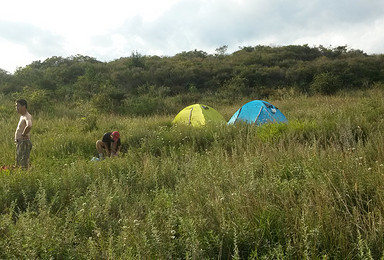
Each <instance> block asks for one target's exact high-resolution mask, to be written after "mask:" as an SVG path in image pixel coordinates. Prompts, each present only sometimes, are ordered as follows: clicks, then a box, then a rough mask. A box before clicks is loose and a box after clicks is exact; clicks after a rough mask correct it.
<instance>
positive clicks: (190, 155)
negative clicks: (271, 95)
mask: <svg viewBox="0 0 384 260" xmlns="http://www.w3.org/2000/svg"><path fill="white" fill-rule="evenodd" d="M383 95H384V92H383V91H382V90H378V89H377V90H372V91H366V92H355V93H340V94H339V95H337V96H329V97H323V96H313V97H306V96H285V97H283V98H279V99H276V100H270V101H271V102H272V103H273V104H275V105H276V106H278V107H279V108H280V109H281V111H283V112H284V113H285V114H286V116H287V117H288V119H289V123H288V124H283V125H279V124H278V125H265V126H261V127H254V126H246V125H236V126H227V125H216V126H209V127H204V128H199V129H193V128H189V127H181V126H172V125H171V124H170V122H171V120H172V119H173V118H172V116H153V117H137V118H131V117H124V116H116V115H95V114H92V113H87V112H86V113H84V112H83V110H82V109H80V108H79V107H75V108H73V109H71V110H68V111H61V112H60V116H55V113H45V112H41V113H38V114H36V115H34V128H33V130H32V138H33V139H32V142H33V145H34V147H33V150H32V154H31V161H32V168H31V170H29V171H21V170H13V171H3V172H0V212H1V215H0V258H43V259H45V258H76V259H85V258H86V259H88V258H112V259H136V258H145V259H164V258H181V259H201V258H204V259H207V258H208V259H211V258H219V259H228V258H235V259H253V258H255V259H276V258H278V259H295V258H296V259H297V258H300V259H301V258H309V259H317V258H330V259H340V258H342V259H351V258H356V259H363V258H364V259H365V258H373V259H377V258H380V257H382V256H383V250H384V242H383V241H384V237H383V235H384V224H383V217H384V214H383V209H384V205H383V201H384V178H383V176H384V175H383V174H384V159H383V158H384V147H383V145H384V136H383V133H382V132H383V129H384V125H383V122H384V113H383V112H384V101H383ZM2 99H3V100H4V103H3V104H5V106H4V105H3V106H2V107H1V109H0V126H1V133H0V137H1V140H2V142H1V143H0V149H1V151H2V152H1V153H0V162H1V164H12V163H13V158H14V144H13V142H12V135H13V132H14V128H15V126H16V124H17V120H18V115H17V114H16V112H14V111H13V103H12V102H11V101H7V100H6V99H5V97H2ZM240 105H242V104H240V102H239V104H238V106H240ZM8 106H11V107H12V109H11V110H8ZM216 108H217V107H216ZM237 108H238V107H236V106H235V105H234V106H225V105H223V106H219V108H218V110H219V111H225V112H224V113H223V114H224V115H225V117H226V118H227V119H229V117H230V116H231V113H233V112H235V111H236V110H237ZM4 111H6V112H4ZM85 111H87V110H85ZM56 115H57V114H56ZM92 116H93V117H92ZM109 130H119V131H120V132H121V135H122V142H123V152H124V153H123V154H122V156H121V157H120V158H115V159H107V160H104V161H100V162H92V161H90V159H91V158H92V157H93V156H95V155H96V154H95V141H96V140H97V139H98V138H100V137H101V136H102V134H103V133H104V132H106V131H109Z"/></svg>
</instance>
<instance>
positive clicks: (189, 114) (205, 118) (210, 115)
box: [172, 104, 226, 126]
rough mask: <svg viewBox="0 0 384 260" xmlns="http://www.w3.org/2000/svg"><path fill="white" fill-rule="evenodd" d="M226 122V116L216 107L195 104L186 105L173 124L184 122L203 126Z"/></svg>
mask: <svg viewBox="0 0 384 260" xmlns="http://www.w3.org/2000/svg"><path fill="white" fill-rule="evenodd" d="M219 122H226V121H225V119H224V117H223V116H222V115H221V114H220V113H219V112H217V111H216V110H215V109H214V108H212V107H210V106H207V105H203V104H194V105H190V106H187V107H185V108H184V109H183V110H181V111H180V112H179V113H178V114H177V115H176V117H175V118H174V119H173V121H172V123H173V124H184V125H191V126H203V125H206V124H209V123H219Z"/></svg>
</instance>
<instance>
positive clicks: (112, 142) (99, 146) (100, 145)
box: [96, 131, 121, 160]
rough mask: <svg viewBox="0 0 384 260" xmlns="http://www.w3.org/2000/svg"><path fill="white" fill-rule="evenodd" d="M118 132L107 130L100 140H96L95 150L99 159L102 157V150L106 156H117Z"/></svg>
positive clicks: (119, 142) (118, 147) (118, 149)
mask: <svg viewBox="0 0 384 260" xmlns="http://www.w3.org/2000/svg"><path fill="white" fill-rule="evenodd" d="M120 146H121V141H120V133H119V132H117V131H114V132H107V133H105V134H104V135H103V138H102V139H101V140H97V141H96V150H97V152H98V153H99V158H100V160H102V159H104V153H103V152H104V151H105V152H106V155H107V156H108V157H112V156H117V155H118V154H119V151H120Z"/></svg>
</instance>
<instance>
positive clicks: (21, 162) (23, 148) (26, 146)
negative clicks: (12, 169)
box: [16, 140, 32, 169]
mask: <svg viewBox="0 0 384 260" xmlns="http://www.w3.org/2000/svg"><path fill="white" fill-rule="evenodd" d="M31 149H32V143H31V140H20V141H17V143H16V166H21V168H23V169H28V167H29V155H30V153H31Z"/></svg>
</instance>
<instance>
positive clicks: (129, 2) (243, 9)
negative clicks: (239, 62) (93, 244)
mask: <svg viewBox="0 0 384 260" xmlns="http://www.w3.org/2000/svg"><path fill="white" fill-rule="evenodd" d="M289 44H298V45H303V44H308V45H309V46H310V47H313V46H319V45H323V46H325V47H330V46H332V47H337V46H341V45H347V47H348V49H360V50H362V51H364V52H366V53H368V54H373V53H376V54H378V53H380V54H382V53H384V1H383V0H321V1H320V0H291V1H288V0H136V1H133V0H109V1H105V0H104V1H100V0H76V1H74V0H66V1H57V0H33V1H32V0H4V1H1V7H0V47H1V48H0V68H1V69H4V70H6V71H8V72H10V73H13V72H14V71H15V70H16V69H17V68H18V67H24V66H26V65H28V64H31V63H32V62H33V61H37V60H41V61H44V60H45V59H46V58H49V57H52V56H62V57H68V56H71V55H76V54H81V55H87V56H90V57H93V58H96V59H97V60H100V61H112V60H114V59H118V58H120V57H128V56H130V55H131V54H132V52H136V51H137V52H138V53H140V54H142V55H160V56H162V55H166V56H173V55H175V54H177V53H180V52H182V51H190V50H195V49H197V50H202V51H205V52H207V53H209V54H213V53H215V49H216V48H218V47H221V46H223V45H227V46H228V53H232V52H234V51H236V50H238V49H239V47H243V46H256V45H271V46H284V45H289Z"/></svg>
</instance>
